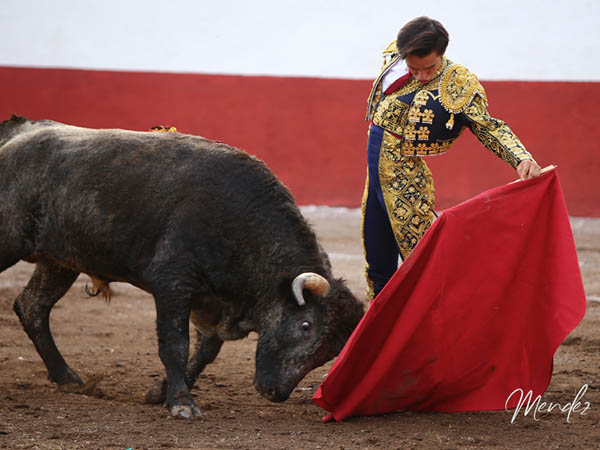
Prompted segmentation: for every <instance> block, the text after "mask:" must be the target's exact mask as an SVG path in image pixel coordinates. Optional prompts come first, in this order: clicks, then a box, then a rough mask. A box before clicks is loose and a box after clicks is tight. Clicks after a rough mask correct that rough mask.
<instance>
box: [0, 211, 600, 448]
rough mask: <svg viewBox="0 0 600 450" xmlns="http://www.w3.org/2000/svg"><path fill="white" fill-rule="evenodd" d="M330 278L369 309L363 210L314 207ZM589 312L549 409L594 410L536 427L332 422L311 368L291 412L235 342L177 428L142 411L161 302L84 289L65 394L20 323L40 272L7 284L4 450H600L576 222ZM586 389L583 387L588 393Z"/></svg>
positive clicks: (1, 285) (65, 307)
mask: <svg viewBox="0 0 600 450" xmlns="http://www.w3.org/2000/svg"><path fill="white" fill-rule="evenodd" d="M303 212H304V213H305V215H306V216H307V217H308V218H309V220H310V221H311V223H313V225H314V227H315V229H316V231H317V234H318V235H319V237H320V240H321V242H322V244H323V245H324V247H325V248H326V250H327V251H328V252H329V254H330V256H331V259H332V263H333V265H334V272H335V274H336V275H337V276H342V277H344V278H346V279H347V280H348V283H349V285H350V287H351V289H352V290H353V291H354V292H355V294H356V295H357V296H359V298H361V299H365V296H364V294H363V293H364V290H365V285H364V281H363V267H362V265H363V262H362V247H361V245H362V244H361V241H360V216H359V212H358V211H356V210H346V209H328V208H310V207H309V208H304V209H303ZM572 226H573V231H574V234H575V239H576V244H577V249H578V253H579V257H580V264H581V270H582V274H583V279H584V283H585V287H586V292H587V296H588V303H587V307H588V309H587V313H586V316H585V318H584V319H583V321H582V323H581V324H580V325H579V327H578V328H577V329H576V330H575V331H574V332H573V333H572V334H571V336H569V337H568V338H567V340H566V341H565V342H564V344H563V345H562V346H561V347H560V348H559V350H558V352H557V353H556V356H555V365H554V377H553V379H552V383H551V385H550V387H549V389H548V391H547V392H546V393H545V394H544V396H543V400H544V401H546V402H554V403H560V404H561V405H565V404H567V403H568V402H572V401H573V400H574V398H575V396H576V395H577V393H578V392H580V394H581V395H583V397H582V398H581V399H580V401H581V402H582V404H584V403H585V402H589V404H590V407H589V409H588V410H587V411H586V412H585V413H584V414H581V410H578V411H576V412H574V413H572V414H571V415H570V416H568V415H567V413H566V412H564V413H563V412H561V411H559V410H554V411H552V412H550V413H544V414H540V415H538V416H537V420H535V419H534V418H533V417H532V416H531V413H530V414H529V415H528V416H523V414H520V415H519V417H518V418H517V419H516V420H515V422H514V423H511V419H512V412H507V411H498V412H473V413H453V414H448V413H410V412H405V413H393V414H386V415H382V416H375V417H358V418H352V419H350V420H347V421H345V422H343V423H326V424H325V423H322V422H321V420H320V419H321V418H322V417H323V416H324V415H325V411H323V410H321V409H320V408H318V407H317V406H315V405H314V404H313V403H312V402H311V397H312V395H313V393H314V392H315V389H316V388H317V386H318V385H319V382H320V380H321V379H322V377H323V376H324V374H325V373H326V372H327V370H328V368H329V367H330V366H331V363H328V364H326V365H325V366H323V367H321V368H319V369H316V370H314V371H313V372H311V373H310V374H309V375H308V376H307V377H306V378H305V379H304V380H303V381H301V382H300V384H299V386H298V387H297V389H296V390H295V392H294V393H293V394H292V396H291V397H290V399H289V400H288V401H286V402H284V403H281V404H275V403H270V402H269V401H267V400H265V399H263V398H262V397H261V396H260V395H259V394H258V393H257V392H256V391H255V390H254V388H253V385H252V382H253V376H254V352H255V347H256V340H257V336H256V335H250V337H249V338H247V339H244V340H241V341H236V342H226V343H225V345H224V346H223V349H222V350H221V353H220V354H219V357H218V358H217V360H216V361H215V362H214V363H213V364H211V365H210V366H208V367H207V369H206V371H205V372H204V373H203V374H202V375H201V376H200V378H199V380H198V382H197V383H196V386H195V388H194V389H193V391H192V394H193V396H194V398H195V400H196V402H197V403H198V405H199V406H201V408H202V410H203V411H204V413H205V415H204V417H203V418H202V419H201V420H195V421H188V420H178V419H173V418H171V417H170V416H169V414H168V412H167V410H166V409H165V408H163V407H160V406H155V405H148V404H145V403H144V394H145V392H146V390H147V389H148V388H149V387H150V386H151V385H152V384H153V383H154V382H155V380H156V379H157V378H158V377H161V376H162V374H163V368H162V365H161V363H160V361H159V359H158V354H157V343H156V333H155V325H154V322H155V311H154V306H153V301H152V298H151V297H150V296H149V295H148V294H146V293H144V292H142V291H140V290H138V289H136V288H134V287H131V286H129V285H126V284H119V283H115V284H113V288H114V294H113V299H112V302H111V303H110V304H106V303H105V302H104V301H103V300H101V299H98V298H95V299H90V298H87V297H86V295H85V293H84V286H85V283H86V281H87V277H86V276H82V277H80V279H79V280H78V281H77V282H76V284H75V285H74V286H73V287H72V288H71V290H70V291H69V293H68V294H67V295H66V296H65V298H64V299H63V300H61V301H60V303H58V304H57V306H56V307H55V308H54V311H53V313H52V317H51V326H52V329H53V333H54V336H55V339H56V341H57V345H58V347H59V348H60V349H61V351H62V353H63V355H64V356H65V359H66V360H67V361H68V362H69V363H70V365H71V366H72V367H73V368H74V369H75V370H77V371H78V372H79V374H80V375H81V376H82V378H83V379H84V380H85V381H86V383H85V386H84V387H83V388H82V389H80V390H79V391H78V392H69V391H63V390H58V389H57V387H56V386H55V385H53V384H51V383H50V382H48V381H47V379H46V375H47V374H46V370H45V367H44V365H43V363H42V361H41V359H40V357H39V356H38V355H37V353H36V351H35V349H34V347H33V345H32V344H31V342H30V341H29V339H28V338H27V336H26V335H25V332H24V331H23V330H22V328H21V325H20V323H19V321H18V318H17V316H16V315H15V314H14V313H13V311H12V302H13V300H14V298H15V297H16V296H17V295H18V294H19V292H20V290H21V289H22V288H23V287H24V286H25V284H26V283H27V280H28V278H29V276H30V274H31V272H32V268H33V266H32V265H30V264H27V263H19V264H17V265H16V266H14V267H12V268H11V269H9V270H7V271H5V272H3V273H2V274H0V448H28V449H123V450H124V449H129V448H131V449H161V448H169V449H228V448H235V449H259V448H260V449H262V448H274V449H280V448H292V449H369V448H373V449H375V448H377V449H379V448H385V449H395V448H402V449H404V448H406V449H481V448H494V449H538V448H540V449H541V448H544V449H554V448H561V449H562V448H565V449H566V448H568V449H591V448H600V370H599V369H600V364H599V363H600V326H599V322H600V270H599V269H600V219H578V218H577V219H573V221H572ZM586 386H587V388H586Z"/></svg>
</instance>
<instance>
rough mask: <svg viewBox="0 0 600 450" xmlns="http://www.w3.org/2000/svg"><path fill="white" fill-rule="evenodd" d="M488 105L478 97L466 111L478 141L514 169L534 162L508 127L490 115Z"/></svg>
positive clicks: (482, 97) (483, 98) (482, 98)
mask: <svg viewBox="0 0 600 450" xmlns="http://www.w3.org/2000/svg"><path fill="white" fill-rule="evenodd" d="M484 95H485V94H484ZM486 103H487V102H486V101H485V97H484V96H479V95H477V96H475V97H474V98H473V100H472V102H471V103H470V104H469V106H467V108H465V110H464V114H465V116H466V117H467V120H468V122H469V124H468V126H469V128H470V129H471V131H472V132H473V134H474V135H475V136H476V137H477V139H479V141H480V142H481V143H482V144H483V145H484V146H485V147H486V148H488V149H489V150H491V151H492V152H493V153H494V154H495V155H496V156H498V157H500V158H502V160H504V161H506V162H507V163H508V164H510V165H511V166H512V167H513V168H516V167H517V165H518V164H519V163H520V162H521V161H523V160H526V159H530V160H532V161H534V159H533V157H532V156H531V154H530V153H529V152H528V151H527V150H526V149H525V146H524V145H523V144H522V143H521V141H520V140H519V138H518V137H517V136H516V135H515V134H514V133H513V131H512V130H511V129H510V128H509V127H508V125H506V123H504V122H503V121H502V120H498V119H494V118H493V117H491V116H490V115H489V113H488V111H487V109H486Z"/></svg>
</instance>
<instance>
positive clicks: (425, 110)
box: [367, 43, 533, 168]
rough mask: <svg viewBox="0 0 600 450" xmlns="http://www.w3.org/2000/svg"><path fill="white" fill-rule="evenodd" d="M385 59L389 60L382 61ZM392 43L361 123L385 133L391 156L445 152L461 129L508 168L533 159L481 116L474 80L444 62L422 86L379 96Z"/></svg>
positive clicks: (392, 58)
mask: <svg viewBox="0 0 600 450" xmlns="http://www.w3.org/2000/svg"><path fill="white" fill-rule="evenodd" d="M386 57H387V58H388V59H389V61H387V62H386ZM398 58H399V56H398V55H397V54H396V53H395V43H392V44H390V46H389V47H388V48H387V49H386V51H385V52H384V66H383V69H382V71H381V74H380V75H379V76H378V77H377V79H376V80H375V82H374V83H373V89H372V90H371V94H370V95H369V100H368V108H367V120H372V121H373V123H374V124H375V125H378V126H380V127H382V128H383V129H384V130H386V131H388V132H389V133H391V134H392V135H393V136H394V137H395V138H396V139H395V141H394V142H393V145H394V147H395V148H394V153H396V152H397V154H401V155H404V156H428V155H437V154H441V153H445V152H446V151H447V150H448V148H449V147H450V146H451V145H452V143H453V142H454V141H455V140H456V139H457V138H458V136H459V135H460V134H461V133H462V132H463V130H464V129H465V128H469V129H470V130H471V131H472V132H473V134H474V135H475V136H476V137H477V138H478V139H479V141H480V142H481V143H482V144H483V145H484V146H485V147H486V148H488V149H489V150H491V151H492V152H494V153H495V154H496V155H497V156H499V157H500V158H502V159H503V160H504V161H506V162H507V163H508V164H510V165H511V166H512V167H514V168H516V166H517V165H518V164H519V163H520V162H521V161H523V160H525V159H530V160H533V158H532V156H531V155H530V154H529V152H527V150H526V149H525V147H524V146H523V144H522V143H521V141H520V140H519V138H518V137H517V136H516V135H515V134H514V133H513V132H512V130H511V129H510V128H509V127H508V125H506V123H504V122H503V121H501V120H498V119H494V118H493V117H491V116H490V115H489V113H488V112H487V108H486V107H487V98H486V95H485V90H484V89H483V86H481V84H480V83H479V80H478V79H477V77H476V76H475V75H474V74H472V73H471V72H469V70H468V69H467V68H466V67H464V66H461V65H459V64H454V63H453V62H452V61H450V60H449V59H448V58H446V57H443V58H442V64H441V66H440V68H439V69H438V72H437V73H436V75H435V77H434V78H433V79H432V80H431V81H430V82H429V83H427V84H426V85H423V84H421V83H420V82H418V81H417V80H415V79H414V78H411V79H410V80H409V81H408V83H407V84H406V85H404V86H403V87H401V88H400V89H399V90H398V91H396V92H394V93H392V94H389V95H382V88H381V80H382V79H383V76H384V75H385V73H386V72H387V70H388V69H389V68H390V67H391V66H392V65H393V64H394V63H395V62H396V61H398Z"/></svg>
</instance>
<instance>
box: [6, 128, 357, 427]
mask: <svg viewBox="0 0 600 450" xmlns="http://www.w3.org/2000/svg"><path fill="white" fill-rule="evenodd" d="M0 233H1V235H2V237H3V239H2V241H3V245H2V248H0V271H3V270H5V269H7V268H8V267H10V266H12V265H14V264H15V263H17V262H18V261H19V260H25V261H29V262H33V263H35V264H36V267H35V271H34V273H33V276H32V278H31V280H30V281H29V284H28V285H27V287H26V288H25V290H24V291H23V292H22V293H21V294H20V295H19V296H18V298H17V299H16V300H15V304H14V310H15V312H16V313H17V315H18V316H19V318H20V320H21V323H22V324H23V327H24V329H25V331H26V332H27V334H28V335H29V337H30V338H31V340H32V341H33V343H34V344H35V346H36V349H37V351H38V353H39V354H40V356H41V357H42V359H43V360H44V363H45V364H46V367H47V368H48V376H49V379H50V380H52V381H55V382H56V383H58V384H68V383H81V379H80V378H79V376H78V375H77V374H76V373H75V371H73V370H72V369H71V368H70V367H69V366H68V365H67V363H66V362H65V361H64V359H63V358H62V356H61V354H60V352H59V351H58V349H57V348H56V345H55V343H54V340H53V338H52V335H51V333H50V329H49V325H48V318H49V314H50V310H51V309H52V307H53V305H54V304H55V303H56V302H57V301H58V300H59V299H60V298H61V297H62V296H63V295H64V294H65V293H66V292H67V290H68V289H69V287H70V286H71V285H72V284H73V282H74V281H75V279H76V278H77V276H78V275H79V274H80V273H86V274H88V275H90V276H91V277H92V279H95V280H100V282H101V283H104V284H106V283H109V282H110V281H122V282H128V283H131V284H133V285H135V286H137V287H139V288H141V289H143V290H145V291H147V292H150V293H151V294H152V295H153V296H154V299H155V306H156V310H157V333H158V344H159V356H160V358H161V360H162V362H163V364H164V366H165V369H166V378H165V380H163V381H162V382H161V383H159V384H157V386H155V387H154V388H153V389H152V390H151V391H150V392H149V393H148V395H147V400H148V401H150V402H156V403H159V402H165V403H166V405H167V406H168V408H169V410H170V412H171V414H173V415H175V416H180V417H192V416H198V415H200V411H199V409H198V408H197V406H196V405H195V404H194V401H193V400H192V398H191V396H190V393H189V389H190V388H191V386H192V385H193V383H194V382H195V380H196V378H197V377H198V375H199V374H200V372H201V371H202V370H203V369H204V367H205V366H206V365H207V364H208V363H210V362H212V361H213V360H214V359H215V357H216V356H217V354H218V352H219V350H220V348H221V345H222V343H223V341H225V340H231V339H241V338H243V337H245V336H247V335H248V333H249V332H251V331H256V332H258V334H259V339H258V345H257V352H256V374H255V380H254V384H255V386H256V389H257V390H258V391H259V392H260V393H261V394H262V395H263V396H265V397H267V398H268V399H270V400H272V401H283V400H285V399H287V398H288V396H289V395H290V393H291V392H292V390H293V389H294V387H295V386H296V385H297V384H298V382H299V381H300V380H301V379H302V378H303V377H304V376H305V375H306V374H307V373H308V372H309V371H310V370H312V369H314V368H315V367H318V366H320V365H322V364H324V363H325V362H327V361H328V360H330V359H331V358H333V357H334V356H335V355H337V354H338V353H339V351H340V350H341V348H342V347H343V345H344V343H345V342H346V340H347V338H348V337H349V335H350V334H351V332H352V330H353V329H354V327H355V326H356V324H357V323H358V321H359V320H360V318H361V316H362V313H363V308H362V304H361V303H360V302H359V301H358V300H357V299H356V298H355V297H354V296H353V295H352V293H351V292H350V291H349V289H348V288H347V287H346V286H345V284H344V283H343V281H341V280H339V279H335V278H333V277H332V273H331V267H330V264H329V260H328V258H327V255H326V254H325V253H324V251H323V250H322V248H321V247H320V245H319V244H318V242H317V240H316V237H315V235H314V232H313V231H312V230H311V228H310V227H309V225H308V224H307V223H306V221H305V220H304V218H303V217H302V215H301V213H300V211H299V209H298V207H297V206H296V204H295V202H294V200H293V198H292V196H291V195H290V193H289V192H288V190H287V189H286V188H285V187H284V186H283V185H282V184H281V183H280V182H279V181H278V180H277V179H276V177H275V176H274V175H273V173H272V172H271V171H270V170H269V169H268V168H267V167H266V165H265V164H264V163H262V162H261V161H259V160H257V159H256V158H254V157H252V156H249V155H248V154H246V153H244V152H242V151H241V150H238V149H235V148H232V147H229V146H227V145H225V144H221V143H216V142H213V141H210V140H207V139H204V138H201V137H196V136H190V135H184V134H178V133H151V132H148V133H144V132H133V131H125V130H92V129H86V128H80V127H74V126H69V125H64V124H60V123H57V122H53V121H47V120H43V121H37V122H33V121H29V120H27V119H25V118H22V117H17V116H13V117H12V118H11V119H10V120H6V121H4V122H2V124H1V125H0ZM190 319H191V322H192V324H193V326H194V327H195V328H196V330H197V336H198V339H197V343H196V346H195V349H194V351H193V353H192V355H191V357H189V356H190V355H189V334H188V333H189V322H190ZM188 359H189V360H188Z"/></svg>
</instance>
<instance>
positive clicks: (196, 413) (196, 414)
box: [171, 405, 202, 419]
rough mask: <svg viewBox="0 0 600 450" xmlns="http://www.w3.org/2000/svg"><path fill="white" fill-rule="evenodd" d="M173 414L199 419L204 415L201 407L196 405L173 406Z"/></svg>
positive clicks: (179, 416)
mask: <svg viewBox="0 0 600 450" xmlns="http://www.w3.org/2000/svg"><path fill="white" fill-rule="evenodd" d="M171 415H172V416H173V417H176V418H178V419H198V418H200V417H202V413H201V412H200V408H198V407H197V406H196V405H175V406H171Z"/></svg>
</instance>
